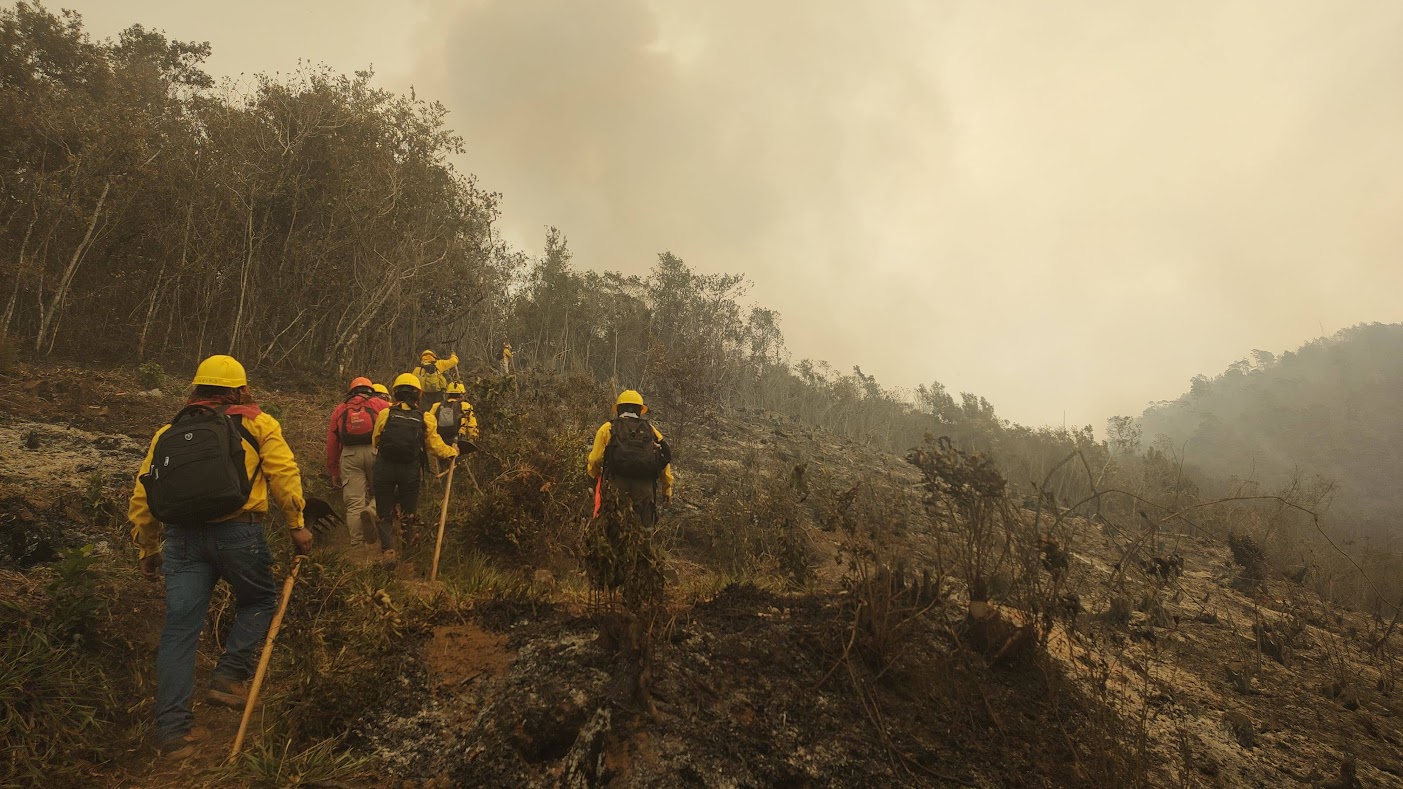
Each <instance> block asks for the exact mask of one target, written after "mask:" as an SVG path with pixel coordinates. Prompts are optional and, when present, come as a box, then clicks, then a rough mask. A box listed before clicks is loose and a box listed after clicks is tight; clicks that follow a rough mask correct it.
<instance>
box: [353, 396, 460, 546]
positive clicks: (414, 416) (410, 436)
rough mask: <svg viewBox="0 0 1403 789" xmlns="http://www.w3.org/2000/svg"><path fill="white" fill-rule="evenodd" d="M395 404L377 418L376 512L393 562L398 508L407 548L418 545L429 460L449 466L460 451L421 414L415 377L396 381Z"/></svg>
mask: <svg viewBox="0 0 1403 789" xmlns="http://www.w3.org/2000/svg"><path fill="white" fill-rule="evenodd" d="M391 391H392V393H393V395H394V398H395V401H394V403H393V404H392V405H390V406H389V407H388V408H386V409H385V410H383V411H381V412H380V413H379V414H378V415H377V416H376V417H375V434H374V438H373V440H372V441H373V444H374V446H375V465H374V467H373V468H372V471H371V479H372V480H373V481H374V487H375V511H376V513H377V514H378V515H379V516H380V549H381V550H382V551H384V552H385V558H386V559H388V560H394V558H395V552H394V526H395V521H394V518H395V507H396V506H398V507H399V511H400V526H401V527H402V528H403V529H404V542H405V544H406V545H409V544H411V543H413V541H414V531H415V527H416V526H417V525H418V519H419V516H418V509H419V488H420V484H421V482H420V477H419V472H420V469H421V468H422V467H423V466H424V462H425V460H426V458H427V457H428V455H433V456H434V457H437V458H440V459H443V460H448V459H450V458H453V457H456V456H457V455H458V449H457V448H456V447H451V446H449V445H447V444H445V443H443V439H442V438H440V437H439V434H438V422H437V420H435V419H434V415H433V414H432V413H428V414H426V413H424V412H422V411H420V410H419V397H420V396H421V395H422V393H423V388H422V387H421V385H420V383H419V379H418V377H417V376H415V375H414V374H413V373H404V374H403V375H401V376H399V377H398V378H396V379H395V385H394V387H393V388H392V390H391Z"/></svg>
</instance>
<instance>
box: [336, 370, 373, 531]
mask: <svg viewBox="0 0 1403 789" xmlns="http://www.w3.org/2000/svg"><path fill="white" fill-rule="evenodd" d="M374 387H375V385H374V384H373V383H371V381H370V379H369V378H365V377H360V378H355V379H353V380H352V381H351V385H350V387H349V388H348V390H347V393H346V399H345V400H343V401H342V402H340V403H338V404H337V406H336V408H334V409H332V411H331V418H330V420H328V422H327V428H326V468H327V471H329V472H331V484H333V485H335V486H336V487H338V488H340V489H341V498H342V499H343V500H344V501H345V503H346V528H347V531H349V532H350V541H351V543H352V544H355V543H358V542H361V541H363V540H364V541H365V542H366V543H367V544H369V542H370V540H369V539H368V538H367V537H366V535H368V534H370V533H371V532H374V531H375V530H376V520H375V507H374V504H373V502H372V501H371V498H370V496H371V490H372V487H371V468H372V466H373V465H374V463H375V448H374V447H373V446H371V442H372V439H373V438H374V435H375V418H376V417H377V416H379V415H380V412H381V411H383V410H384V409H385V408H387V407H389V403H388V402H386V401H384V400H381V399H379V398H377V397H375V396H374V395H375V388H374Z"/></svg>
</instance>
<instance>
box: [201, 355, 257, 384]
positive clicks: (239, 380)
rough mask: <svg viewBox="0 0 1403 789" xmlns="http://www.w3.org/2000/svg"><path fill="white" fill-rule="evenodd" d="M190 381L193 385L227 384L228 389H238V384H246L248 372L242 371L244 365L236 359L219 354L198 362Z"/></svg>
mask: <svg viewBox="0 0 1403 789" xmlns="http://www.w3.org/2000/svg"><path fill="white" fill-rule="evenodd" d="M191 383H193V384H194V385H195V386H227V387H229V388H230V389H238V388H239V387H240V386H248V374H247V373H245V372H244V366H243V365H242V364H239V360H238V359H235V358H234V357H232V356H224V355H223V354H220V355H218V356H211V357H209V358H208V359H206V360H204V361H203V362H200V366H199V367H198V368H197V369H196V370H195V380H193V381H191Z"/></svg>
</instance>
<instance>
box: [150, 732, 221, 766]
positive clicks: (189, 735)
mask: <svg viewBox="0 0 1403 789" xmlns="http://www.w3.org/2000/svg"><path fill="white" fill-rule="evenodd" d="M208 736H209V729H206V728H205V727H203V726H196V727H195V728H193V729H191V730H190V731H188V732H186V733H185V734H184V735H182V736H180V737H175V738H172V739H169V740H162V741H161V743H160V744H159V745H157V746H156V750H158V751H160V752H161V755H162V756H164V757H166V758H167V759H186V758H189V757H191V756H194V755H195V751H197V750H199V749H198V748H196V747H195V746H196V745H197V744H199V743H201V742H203V741H204V739H205V738H206V737H208Z"/></svg>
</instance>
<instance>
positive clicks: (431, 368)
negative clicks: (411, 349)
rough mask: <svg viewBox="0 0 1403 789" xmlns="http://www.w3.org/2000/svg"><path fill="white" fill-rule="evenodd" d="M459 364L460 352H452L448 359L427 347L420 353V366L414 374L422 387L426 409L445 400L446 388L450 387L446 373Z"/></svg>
mask: <svg viewBox="0 0 1403 789" xmlns="http://www.w3.org/2000/svg"><path fill="white" fill-rule="evenodd" d="M457 366H458V354H456V353H454V354H451V355H450V356H449V357H448V358H447V359H440V358H438V355H437V354H435V353H434V352H433V351H431V350H428V349H425V350H424V352H423V353H420V354H419V367H418V368H416V369H415V371H414V375H415V377H417V378H418V379H419V385H420V386H421V387H422V392H423V394H422V396H421V398H420V400H421V401H422V403H421V404H422V406H423V409H424V410H425V411H427V410H429V408H430V407H432V406H433V405H434V404H435V403H439V402H442V401H443V393H444V390H446V389H447V388H448V376H446V375H444V373H446V372H448V371H449V370H452V369H453V368H454V367H457Z"/></svg>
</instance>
